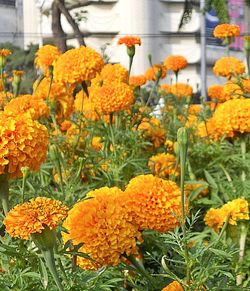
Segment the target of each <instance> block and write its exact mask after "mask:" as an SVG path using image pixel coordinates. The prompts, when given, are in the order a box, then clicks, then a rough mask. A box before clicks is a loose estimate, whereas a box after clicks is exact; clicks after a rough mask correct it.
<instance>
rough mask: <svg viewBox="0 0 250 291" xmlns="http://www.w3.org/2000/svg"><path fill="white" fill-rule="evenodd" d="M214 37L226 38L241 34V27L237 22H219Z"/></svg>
mask: <svg viewBox="0 0 250 291" xmlns="http://www.w3.org/2000/svg"><path fill="white" fill-rule="evenodd" d="M213 34H214V37H217V38H226V37H235V36H239V35H240V27H239V25H237V24H227V23H225V24H219V25H217V26H216V27H215V29H214V32H213Z"/></svg>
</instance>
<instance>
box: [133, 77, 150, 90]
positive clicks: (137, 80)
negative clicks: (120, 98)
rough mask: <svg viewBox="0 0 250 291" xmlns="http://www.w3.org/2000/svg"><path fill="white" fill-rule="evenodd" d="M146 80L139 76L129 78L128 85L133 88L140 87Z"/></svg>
mask: <svg viewBox="0 0 250 291" xmlns="http://www.w3.org/2000/svg"><path fill="white" fill-rule="evenodd" d="M146 81H147V80H146V78H145V76H144V75H139V76H131V77H130V78H129V85H130V86H132V87H133V88H134V87H140V86H142V85H144V84H145V83H146Z"/></svg>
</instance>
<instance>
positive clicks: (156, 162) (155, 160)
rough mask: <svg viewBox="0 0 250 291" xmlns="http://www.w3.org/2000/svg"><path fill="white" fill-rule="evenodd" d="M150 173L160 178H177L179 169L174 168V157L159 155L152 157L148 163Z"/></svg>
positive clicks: (164, 154)
mask: <svg viewBox="0 0 250 291" xmlns="http://www.w3.org/2000/svg"><path fill="white" fill-rule="evenodd" d="M148 167H149V169H150V171H151V172H152V173H153V174H154V175H156V176H158V177H161V178H168V177H169V176H172V175H173V176H179V171H180V169H179V167H176V157H175V156H174V155H171V154H166V153H161V154H157V155H155V156H152V157H151V158H150V159H149V161H148Z"/></svg>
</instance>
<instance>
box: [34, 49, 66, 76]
mask: <svg viewBox="0 0 250 291" xmlns="http://www.w3.org/2000/svg"><path fill="white" fill-rule="evenodd" d="M60 55H61V52H60V51H59V49H58V48H57V47H56V46H53V45H49V44H47V45H44V46H43V47H41V48H39V50H38V51H37V52H36V58H35V65H36V67H37V68H38V69H42V70H43V72H44V74H45V75H46V76H49V68H51V67H53V66H54V64H55V62H56V60H57V59H58V57H59V56H60Z"/></svg>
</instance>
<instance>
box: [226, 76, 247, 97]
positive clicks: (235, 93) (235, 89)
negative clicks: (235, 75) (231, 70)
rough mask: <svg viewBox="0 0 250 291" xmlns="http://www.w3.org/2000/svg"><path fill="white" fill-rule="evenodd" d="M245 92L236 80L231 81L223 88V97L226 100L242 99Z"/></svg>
mask: <svg viewBox="0 0 250 291" xmlns="http://www.w3.org/2000/svg"><path fill="white" fill-rule="evenodd" d="M243 94H244V92H243V91H242V88H241V86H240V84H238V83H237V81H235V80H229V81H227V82H226V84H225V85H224V87H223V95H224V99H225V100H229V99H237V98H242V97H243Z"/></svg>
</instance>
